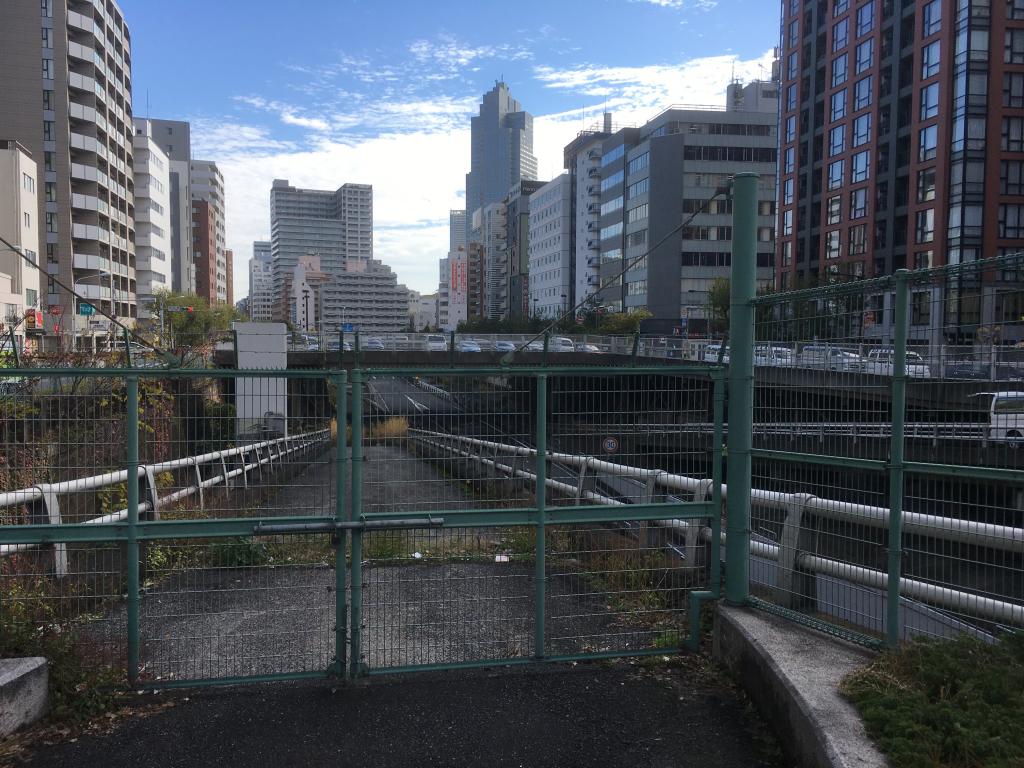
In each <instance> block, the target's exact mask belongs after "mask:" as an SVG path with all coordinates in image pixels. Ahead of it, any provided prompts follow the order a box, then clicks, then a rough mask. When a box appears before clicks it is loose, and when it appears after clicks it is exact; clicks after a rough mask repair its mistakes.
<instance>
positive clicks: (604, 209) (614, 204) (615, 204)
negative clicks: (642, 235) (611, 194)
mask: <svg viewBox="0 0 1024 768" xmlns="http://www.w3.org/2000/svg"><path fill="white" fill-rule="evenodd" d="M621 208H622V195H619V196H618V197H616V198H613V199H612V200H609V201H608V202H605V203H601V215H602V216H607V215H608V214H609V213H614V212H615V211H618V210H620V209H621Z"/></svg>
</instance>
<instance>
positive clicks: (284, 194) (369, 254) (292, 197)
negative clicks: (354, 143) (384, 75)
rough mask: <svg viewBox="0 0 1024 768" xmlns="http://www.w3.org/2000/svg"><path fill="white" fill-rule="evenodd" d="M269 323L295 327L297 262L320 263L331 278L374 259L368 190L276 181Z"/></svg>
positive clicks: (365, 187) (370, 192) (272, 204)
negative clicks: (305, 258) (310, 259)
mask: <svg viewBox="0 0 1024 768" xmlns="http://www.w3.org/2000/svg"><path fill="white" fill-rule="evenodd" d="M270 241H271V249H272V253H273V280H274V319H275V320H278V321H285V320H288V321H292V322H293V321H294V318H295V306H294V302H293V301H292V300H291V298H290V297H291V296H292V289H291V283H292V281H293V278H294V274H293V273H294V270H295V267H296V265H298V263H299V258H300V257H302V256H307V255H312V256H317V257H318V258H319V264H320V266H319V269H320V271H322V272H323V273H324V274H327V275H329V276H331V277H332V278H336V277H340V276H341V275H343V274H345V273H346V272H352V271H354V270H355V267H351V266H350V263H356V262H368V261H370V260H371V259H372V258H373V187H372V186H371V185H369V184H344V185H343V186H341V187H339V188H338V189H337V190H334V191H333V192H332V191H328V190H319V189H299V188H296V187H293V186H291V185H289V183H288V181H287V179H275V180H274V183H273V186H272V187H271V190H270Z"/></svg>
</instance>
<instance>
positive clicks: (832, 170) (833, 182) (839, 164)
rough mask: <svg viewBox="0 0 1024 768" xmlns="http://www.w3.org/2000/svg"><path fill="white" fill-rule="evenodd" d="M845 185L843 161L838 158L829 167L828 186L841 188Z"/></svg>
mask: <svg viewBox="0 0 1024 768" xmlns="http://www.w3.org/2000/svg"><path fill="white" fill-rule="evenodd" d="M841 186H843V161H842V160H836V161H835V162H834V163H831V164H830V165H829V167H828V188H829V189H839V187H841Z"/></svg>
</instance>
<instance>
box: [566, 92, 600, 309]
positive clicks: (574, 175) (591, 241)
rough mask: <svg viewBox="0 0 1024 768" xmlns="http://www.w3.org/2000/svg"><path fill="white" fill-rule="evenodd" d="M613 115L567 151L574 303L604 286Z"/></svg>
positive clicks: (575, 140)
mask: <svg viewBox="0 0 1024 768" xmlns="http://www.w3.org/2000/svg"><path fill="white" fill-rule="evenodd" d="M611 118H612V116H611V114H610V113H608V112H606V113H605V115H604V130H603V131H597V130H590V131H580V133H579V134H578V135H577V136H576V138H575V139H573V141H572V142H570V143H569V144H568V145H566V147H565V150H564V152H563V155H564V159H565V169H566V170H567V171H568V172H569V180H570V184H571V185H572V191H571V194H572V217H573V230H572V236H571V243H570V247H571V249H572V252H573V270H572V271H573V275H572V283H573V290H572V297H571V298H572V301H573V305H574V306H575V305H576V304H577V303H579V302H581V301H584V300H585V299H587V298H589V297H590V296H593V295H594V294H595V293H597V289H598V286H599V285H600V278H601V240H600V233H601V202H600V201H601V142H602V141H604V139H606V138H608V137H609V136H610V135H611V133H612V124H611V123H612V120H611Z"/></svg>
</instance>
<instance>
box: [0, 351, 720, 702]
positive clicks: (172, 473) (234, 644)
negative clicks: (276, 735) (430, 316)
mask: <svg viewBox="0 0 1024 768" xmlns="http://www.w3.org/2000/svg"><path fill="white" fill-rule="evenodd" d="M723 373H724V372H723V371H721V370H719V369H714V368H711V367H707V366H657V367H625V368H611V367H607V366H594V367H587V368H580V367H574V368H568V367H567V368H557V367H543V368H501V367H493V368H492V367H481V368H473V369H469V368H460V369H416V370H395V369H387V370H355V371H353V372H352V373H351V375H350V374H348V373H346V372H345V371H341V370H336V371H312V370H302V371H297V370H288V371H235V370H173V371H172V370H153V369H144V370H140V369H125V370H118V369H105V370H75V369H65V370H60V371H55V370H53V369H43V368H40V369H21V370H19V371H17V374H18V378H19V381H20V382H23V384H21V385H19V386H20V388H18V389H16V388H13V387H12V388H8V390H6V394H4V395H3V396H0V426H2V427H3V429H4V434H3V436H2V440H0V450H2V451H3V455H2V458H3V459H4V464H3V466H2V469H3V471H4V472H5V474H4V476H3V485H2V486H0V489H2V490H0V514H2V515H3V516H4V517H3V519H2V520H0V523H2V525H0V587H2V589H0V623H3V624H5V625H10V626H14V625H17V626H20V627H23V628H27V631H29V632H32V631H37V630H36V629H35V628H36V627H41V628H42V629H39V630H38V631H47V630H46V627H58V628H59V629H58V631H62V632H69V633H73V635H74V637H75V638H76V642H77V643H78V644H79V646H80V648H81V650H82V652H83V653H85V654H87V655H88V656H90V657H91V658H93V659H95V661H96V662H97V663H101V664H105V665H108V666H111V667H113V668H115V669H123V670H124V677H125V681H126V682H127V683H128V684H130V685H132V686H140V687H142V686H146V687H171V686H179V685H196V684H214V683H219V684H224V683H237V682H242V681H266V680H279V679H294V678H307V677H322V676H328V675H335V676H350V677H358V676H361V675H365V674H383V673H395V672H401V671H408V670H419V669H438V668H457V667H467V666H484V665H498V664H501V665H506V664H524V663H531V662H535V661H560V660H570V659H587V658H608V657H613V656H633V655H643V654H655V653H662V654H663V653H666V652H670V651H671V650H672V649H677V648H680V647H682V646H684V645H685V644H686V643H688V642H693V641H695V639H696V632H697V621H698V618H699V610H698V607H699V603H700V601H701V600H703V599H707V598H711V597H715V596H717V594H718V590H719V571H720V569H719V562H720V554H719V543H720V540H721V535H720V533H721V532H720V509H721V456H722V421H723V409H724V378H723ZM24 382H28V383H27V384H25V383H24ZM275 398H278V400H275ZM280 398H283V400H280ZM278 401H280V402H286V409H285V414H286V415H285V418H284V421H283V422H282V424H281V425H277V426H280V427H281V429H280V430H279V431H281V432H283V433H284V434H278V430H277V426H274V427H273V428H272V427H271V426H270V425H271V424H272V422H273V418H271V416H270V415H269V414H268V416H267V419H266V420H265V421H263V422H259V420H258V419H257V420H256V423H254V424H250V423H248V422H247V421H246V419H247V418H249V417H246V416H244V415H243V414H244V413H249V414H250V415H251V413H252V412H253V411H254V408H255V406H259V408H256V409H255V410H262V409H263V407H264V405H265V404H266V403H269V402H278ZM83 425H84V426H83ZM346 425H347V426H346ZM83 430H84V431H83ZM103 435H106V436H107V438H106V439H107V442H106V443H100V442H98V441H99V440H100V439H101V438H102V436H103ZM122 438H123V441H122ZM34 441H38V442H34ZM90 441H93V442H90Z"/></svg>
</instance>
